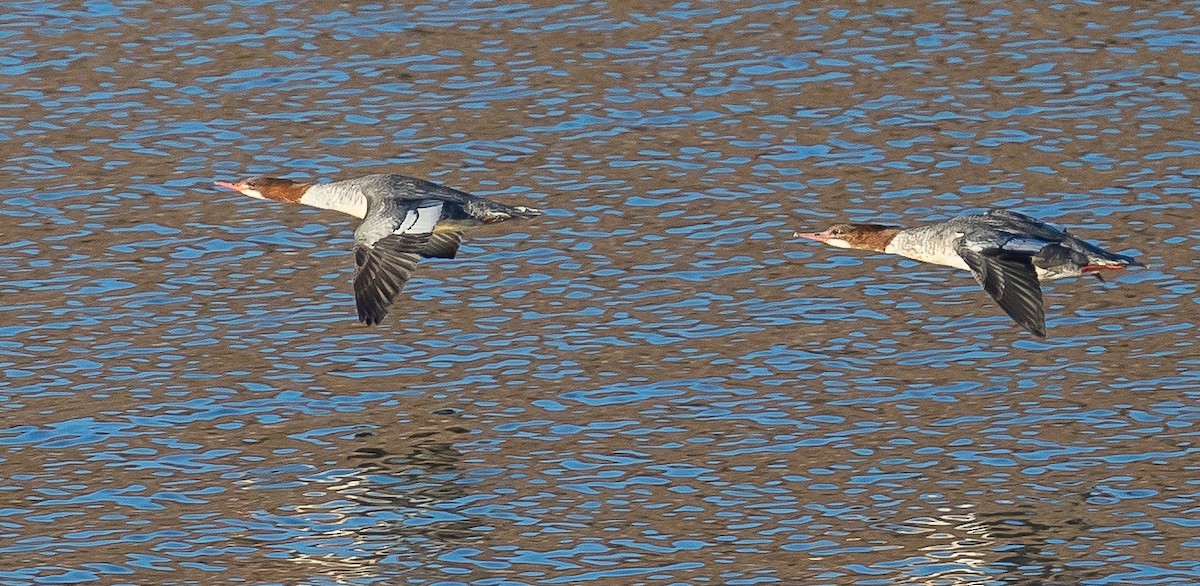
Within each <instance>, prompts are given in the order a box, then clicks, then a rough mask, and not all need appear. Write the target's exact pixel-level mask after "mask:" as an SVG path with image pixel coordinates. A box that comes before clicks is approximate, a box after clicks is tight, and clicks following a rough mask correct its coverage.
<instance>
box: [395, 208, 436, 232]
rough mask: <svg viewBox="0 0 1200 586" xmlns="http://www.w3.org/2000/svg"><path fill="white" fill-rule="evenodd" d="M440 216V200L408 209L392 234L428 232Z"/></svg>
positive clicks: (431, 230)
mask: <svg viewBox="0 0 1200 586" xmlns="http://www.w3.org/2000/svg"><path fill="white" fill-rule="evenodd" d="M441 218H442V202H437V203H435V204H434V205H427V206H421V207H417V208H413V209H411V210H408V212H407V213H405V214H404V217H403V218H401V219H400V225H399V226H398V227H397V228H396V231H395V232H393V234H428V233H430V232H433V227H434V226H436V225H437V223H438V220H440V219H441Z"/></svg>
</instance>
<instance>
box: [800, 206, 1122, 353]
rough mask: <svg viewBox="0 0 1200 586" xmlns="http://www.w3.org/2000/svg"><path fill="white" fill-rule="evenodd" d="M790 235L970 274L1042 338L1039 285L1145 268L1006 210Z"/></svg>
mask: <svg viewBox="0 0 1200 586" xmlns="http://www.w3.org/2000/svg"><path fill="white" fill-rule="evenodd" d="M792 236H793V237H796V238H807V239H808V240H816V241H817V242H824V243H825V244H828V245H830V246H836V247H838V248H857V249H862V250H872V251H875V252H883V253H887V254H898V255H900V256H906V257H908V258H911V259H914V260H919V261H922V262H928V263H933V264H939V265H946V266H950V267H955V268H959V269H965V270H969V271H971V273H972V274H973V275H975V280H976V281H978V282H979V284H980V285H982V286H983V290H984V291H986V292H987V294H988V295H990V296H991V297H992V299H995V300H996V303H997V304H999V305H1000V309H1003V310H1004V312H1005V313H1007V314H1008V315H1009V317H1011V318H1013V320H1015V321H1016V322H1017V324H1018V325H1020V326H1021V327H1022V328H1025V330H1026V331H1028V332H1029V333H1031V334H1033V335H1035V336H1037V337H1039V338H1044V337H1046V315H1045V311H1044V310H1043V308H1042V290H1041V286H1040V280H1052V279H1061V278H1063V277H1077V276H1080V275H1094V276H1095V277H1097V278H1100V272H1101V271H1110V270H1119V269H1123V268H1125V267H1127V266H1142V265H1141V264H1140V263H1138V262H1137V261H1135V260H1134V259H1132V258H1129V257H1127V256H1123V255H1120V254H1114V253H1111V252H1108V251H1107V250H1104V249H1102V248H1100V247H1098V246H1095V245H1093V244H1089V243H1087V242H1084V241H1083V240H1080V239H1078V238H1076V237H1074V236H1072V235H1070V234H1067V233H1066V232H1065V231H1063V230H1059V229H1058V228H1055V227H1053V226H1050V225H1048V224H1045V223H1043V222H1039V221H1037V220H1035V219H1033V218H1031V217H1029V216H1026V215H1024V214H1019V213H1017V212H1012V211H1008V210H1000V209H991V210H988V211H987V212H985V213H984V214H982V215H967V216H959V217H957V218H954V219H951V220H947V221H945V222H940V223H937V224H930V225H928V226H921V227H920V228H908V229H902V228H898V227H895V226H884V225H880V224H837V225H835V226H831V227H830V228H828V229H827V230H825V231H824V232H796V233H795V234H793V235H792ZM1101 280H1103V279H1102V278H1101Z"/></svg>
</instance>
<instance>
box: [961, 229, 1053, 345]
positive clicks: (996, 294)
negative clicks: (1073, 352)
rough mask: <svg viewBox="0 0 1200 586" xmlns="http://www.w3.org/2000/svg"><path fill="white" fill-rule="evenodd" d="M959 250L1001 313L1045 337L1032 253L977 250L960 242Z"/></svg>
mask: <svg viewBox="0 0 1200 586" xmlns="http://www.w3.org/2000/svg"><path fill="white" fill-rule="evenodd" d="M958 253H959V255H960V256H962V258H963V260H964V261H966V263H967V266H968V267H970V268H971V273H972V274H974V275H975V280H976V281H979V284H980V285H982V286H983V290H984V291H986V292H987V294H988V295H990V296H991V297H992V299H995V300H996V303H997V304H998V305H999V306H1000V309H1003V310H1004V313H1007V314H1008V315H1009V317H1011V318H1013V320H1014V321H1016V322H1017V324H1018V325H1020V326H1021V327H1023V328H1025V329H1026V330H1027V331H1028V332H1029V333H1031V334H1033V335H1035V336H1037V337H1039V338H1044V337H1046V313H1045V310H1044V309H1043V307H1042V289H1041V284H1040V283H1039V282H1038V277H1037V271H1036V270H1035V269H1034V268H1033V262H1032V257H1031V255H1028V254H1015V253H1009V252H1005V251H1002V250H994V249H993V250H984V251H981V252H977V251H975V250H972V249H970V248H967V247H964V246H961V244H960V246H959V248H958Z"/></svg>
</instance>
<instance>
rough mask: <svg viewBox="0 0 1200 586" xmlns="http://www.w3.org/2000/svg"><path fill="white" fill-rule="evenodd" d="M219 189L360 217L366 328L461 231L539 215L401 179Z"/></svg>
mask: <svg viewBox="0 0 1200 586" xmlns="http://www.w3.org/2000/svg"><path fill="white" fill-rule="evenodd" d="M216 185H219V186H221V187H226V188H229V189H232V190H234V191H239V192H241V193H242V194H244V195H248V196H250V197H253V198H257V199H270V200H275V201H279V202H284V203H299V204H304V205H307V206H312V207H315V208H322V209H327V210H334V211H338V212H342V213H345V214H350V215H351V216H354V217H356V218H361V219H362V220H363V221H362V223H361V224H359V225H358V229H356V230H355V231H354V264H355V267H356V268H357V270H356V271H355V274H354V302H355V306H356V307H357V309H358V320H359V321H361V322H363V323H365V324H367V325H375V324H378V323H379V322H381V321H382V320H383V318H384V316H386V315H387V312H388V308H389V307H390V306H391V304H392V301H394V300H395V299H396V296H397V295H399V294H400V291H401V290H402V289H403V288H404V284H405V282H407V281H408V278H409V276H410V275H412V272H413V270H415V269H416V267H417V261H418V259H419V258H420V257H422V256H423V257H426V258H454V257H455V255H457V254H458V245H459V243H460V242H462V236H463V232H464V231H466V230H469V229H471V228H474V227H476V226H480V225H483V224H494V223H496V222H503V221H505V220H511V219H513V218H532V217H535V216H540V215H541V214H542V211H541V210H538V209H535V208H530V207H525V206H509V205H505V204H502V203H496V202H494V201H490V200H487V199H483V198H481V197H478V196H474V195H471V194H469V193H464V192H462V191H458V190H456V189H450V188H449V187H445V186H442V185H438V184H436V183H431V182H429V181H425V180H423V179H417V178H415V177H408V176H405V175H367V176H365V177H359V178H357V179H347V180H345V181H335V182H333V183H301V182H298V181H292V180H291V179H277V178H274V177H254V178H251V179H243V180H242V181H239V182H237V183H231V182H228V181H217V182H216Z"/></svg>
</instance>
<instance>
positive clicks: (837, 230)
mask: <svg viewBox="0 0 1200 586" xmlns="http://www.w3.org/2000/svg"><path fill="white" fill-rule="evenodd" d="M829 235H830V236H841V235H842V229H841V228H833V229H831V230H829Z"/></svg>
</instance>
